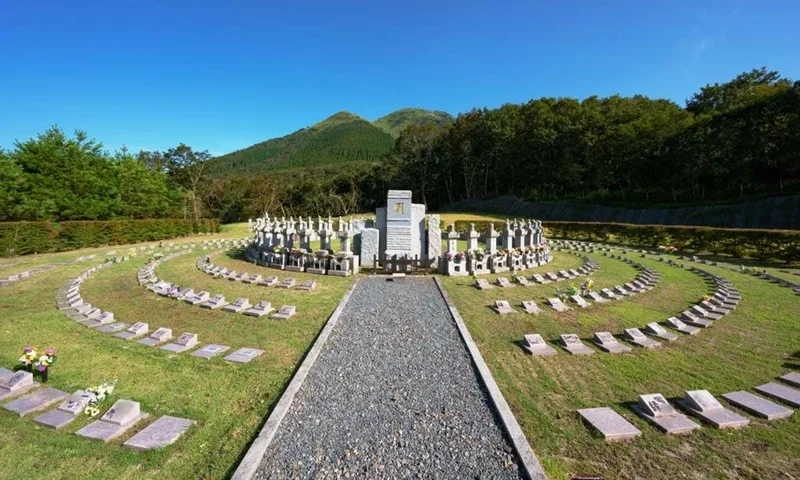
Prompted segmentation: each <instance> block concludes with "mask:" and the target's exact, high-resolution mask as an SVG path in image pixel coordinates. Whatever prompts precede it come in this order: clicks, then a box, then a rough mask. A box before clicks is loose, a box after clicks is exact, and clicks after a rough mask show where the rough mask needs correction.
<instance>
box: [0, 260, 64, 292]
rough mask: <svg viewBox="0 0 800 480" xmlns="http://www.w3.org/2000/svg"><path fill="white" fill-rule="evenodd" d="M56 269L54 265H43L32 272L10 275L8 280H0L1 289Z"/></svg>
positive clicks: (26, 271)
mask: <svg viewBox="0 0 800 480" xmlns="http://www.w3.org/2000/svg"><path fill="white" fill-rule="evenodd" d="M54 268H56V265H54V264H50V265H43V266H41V267H38V268H34V269H32V270H25V271H22V272H19V273H15V274H13V275H9V276H8V277H6V278H0V287H5V286H6V285H10V284H12V283H16V282H19V281H20V280H25V279H26V278H29V277H31V276H33V275H36V274H37V273H42V272H47V271H49V270H52V269H54Z"/></svg>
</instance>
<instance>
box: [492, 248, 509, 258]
mask: <svg viewBox="0 0 800 480" xmlns="http://www.w3.org/2000/svg"><path fill="white" fill-rule="evenodd" d="M506 254H508V252H507V251H506V250H503V249H502V248H501V249H499V250H497V251H496V252H495V253H494V257H495V258H504V257H505V256H506Z"/></svg>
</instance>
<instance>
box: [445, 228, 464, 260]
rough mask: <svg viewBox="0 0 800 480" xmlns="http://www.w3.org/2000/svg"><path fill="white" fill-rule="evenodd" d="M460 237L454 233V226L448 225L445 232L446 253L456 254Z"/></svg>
mask: <svg viewBox="0 0 800 480" xmlns="http://www.w3.org/2000/svg"><path fill="white" fill-rule="evenodd" d="M460 237H461V236H460V235H459V234H458V232H456V225H455V224H454V223H451V224H450V228H449V229H448V230H447V253H456V252H457V251H458V239H459V238H460Z"/></svg>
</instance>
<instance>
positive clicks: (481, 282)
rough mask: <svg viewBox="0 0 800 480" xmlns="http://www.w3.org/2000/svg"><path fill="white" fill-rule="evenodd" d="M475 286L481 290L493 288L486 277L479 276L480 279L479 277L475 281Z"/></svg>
mask: <svg viewBox="0 0 800 480" xmlns="http://www.w3.org/2000/svg"><path fill="white" fill-rule="evenodd" d="M475 286H476V287H477V288H478V289H479V290H488V289H490V288H492V286H491V285H490V284H489V282H487V281H486V279H485V278H479V279H477V280H476V281H475Z"/></svg>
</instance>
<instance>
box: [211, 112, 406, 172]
mask: <svg viewBox="0 0 800 480" xmlns="http://www.w3.org/2000/svg"><path fill="white" fill-rule="evenodd" d="M393 146H394V138H392V136H391V135H390V134H389V133H388V132H386V131H385V130H383V129H381V128H378V127H376V126H375V125H373V124H372V123H371V122H369V121H367V120H364V119H363V118H361V117H359V116H358V115H354V114H352V113H348V112H339V113H336V114H334V115H332V116H330V117H328V118H326V119H325V120H323V121H321V122H319V123H317V124H315V125H312V126H310V127H307V128H303V129H300V130H298V131H296V132H294V133H290V134H289V135H286V136H284V137H280V138H273V139H271V140H267V141H265V142H261V143H257V144H255V145H252V146H250V147H247V148H244V149H242V150H237V151H235V152H231V153H228V154H226V155H222V156H220V157H216V158H214V159H213V160H211V165H210V171H211V172H212V174H216V175H231V174H248V173H264V172H265V171H268V170H273V169H278V168H282V169H283V168H294V167H316V166H321V165H328V164H336V163H345V162H375V161H378V160H380V159H381V157H383V156H384V155H385V154H387V153H388V152H389V151H390V150H391V149H392V147H393Z"/></svg>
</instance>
